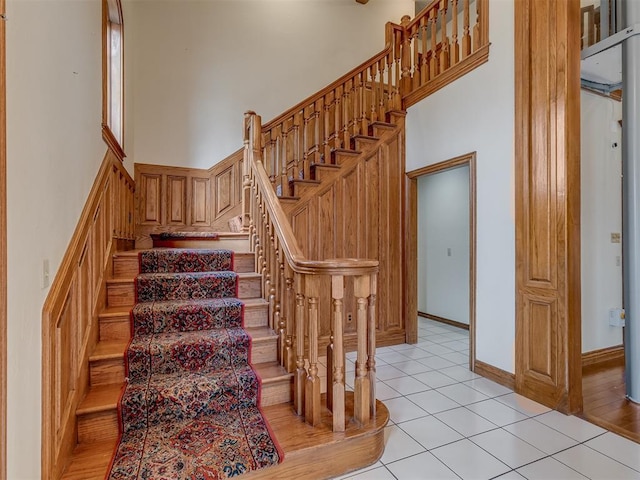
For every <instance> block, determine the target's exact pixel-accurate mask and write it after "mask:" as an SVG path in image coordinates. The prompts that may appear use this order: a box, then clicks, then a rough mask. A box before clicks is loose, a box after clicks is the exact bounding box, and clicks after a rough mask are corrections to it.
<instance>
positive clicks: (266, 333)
mask: <svg viewBox="0 0 640 480" xmlns="http://www.w3.org/2000/svg"><path fill="white" fill-rule="evenodd" d="M244 330H245V331H246V332H247V333H248V334H249V336H250V337H251V341H253V342H261V341H262V342H264V341H269V340H272V339H274V338H278V335H277V334H276V332H274V331H273V330H272V329H271V328H269V327H249V328H245V329H244Z"/></svg>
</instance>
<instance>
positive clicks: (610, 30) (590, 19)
mask: <svg viewBox="0 0 640 480" xmlns="http://www.w3.org/2000/svg"><path fill="white" fill-rule="evenodd" d="M621 16H622V6H621V2H620V0H594V1H593V3H592V4H590V5H584V6H583V7H581V8H580V38H581V40H580V48H582V49H584V48H587V47H590V46H591V45H594V44H596V43H598V42H599V41H600V40H604V39H605V38H607V37H609V36H611V35H613V34H614V33H617V32H618V31H620V30H621V29H622V27H623V26H622V18H621Z"/></svg>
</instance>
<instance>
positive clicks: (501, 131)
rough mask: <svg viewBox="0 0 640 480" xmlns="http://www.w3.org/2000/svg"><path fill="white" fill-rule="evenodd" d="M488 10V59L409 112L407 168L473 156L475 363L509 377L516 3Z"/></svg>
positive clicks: (500, 1)
mask: <svg viewBox="0 0 640 480" xmlns="http://www.w3.org/2000/svg"><path fill="white" fill-rule="evenodd" d="M489 10H490V12H489V18H490V19H491V21H490V23H489V25H490V32H489V36H490V41H491V50H490V54H489V62H488V63H486V64H485V65H483V66H481V67H479V68H478V69H476V70H474V71H473V72H471V73H470V74H468V75H466V76H464V77H462V78H461V79H459V80H456V81H455V82H454V83H452V84H450V85H448V86H447V87H445V88H443V89H442V90H440V91H438V92H436V93H435V94H433V95H431V96H429V97H427V98H426V99H425V100H423V101H422V102H420V103H419V104H417V105H415V106H413V107H411V108H410V109H409V111H408V115H407V171H410V170H415V169H417V168H420V167H423V166H425V165H430V164H433V163H437V162H440V161H443V160H447V159H449V158H453V157H456V156H459V155H462V154H465V153H468V152H472V151H477V157H476V161H477V171H476V175H477V178H476V182H477V192H476V198H477V213H476V214H477V218H476V221H477V232H476V236H477V243H476V252H477V263H476V268H477V270H476V275H477V278H476V281H477V290H476V325H477V331H476V358H477V359H478V360H481V361H483V362H485V363H488V364H490V365H493V366H496V367H498V368H501V369H503V370H506V371H508V372H512V373H513V372H514V371H515V350H514V343H515V261H514V259H515V212H514V191H513V189H514V166H513V161H514V146H513V143H514V50H513V25H514V20H513V18H514V12H513V2H510V1H506V0H492V1H491V2H490V3H489Z"/></svg>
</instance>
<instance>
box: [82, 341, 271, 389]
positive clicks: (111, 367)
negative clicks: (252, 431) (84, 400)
mask: <svg viewBox="0 0 640 480" xmlns="http://www.w3.org/2000/svg"><path fill="white" fill-rule="evenodd" d="M277 345H278V342H277V337H270V338H268V339H258V340H256V341H254V343H253V345H252V346H251V362H252V363H267V362H275V361H276V360H277V355H278V353H277ZM89 369H90V378H91V385H92V386H97V385H109V384H112V383H122V382H124V379H125V368H124V355H123V356H122V357H121V358H110V359H106V360H96V361H90V362H89Z"/></svg>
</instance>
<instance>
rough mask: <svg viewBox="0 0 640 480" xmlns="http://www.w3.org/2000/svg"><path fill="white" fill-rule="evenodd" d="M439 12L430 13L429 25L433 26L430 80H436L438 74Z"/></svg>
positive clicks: (434, 10)
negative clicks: (437, 33) (437, 34)
mask: <svg viewBox="0 0 640 480" xmlns="http://www.w3.org/2000/svg"><path fill="white" fill-rule="evenodd" d="M437 15H438V12H437V10H436V9H435V8H434V9H433V10H431V11H429V25H430V26H431V57H430V58H429V78H434V77H435V76H436V75H437V74H438V39H437V36H436V32H437V30H438V16H437Z"/></svg>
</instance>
